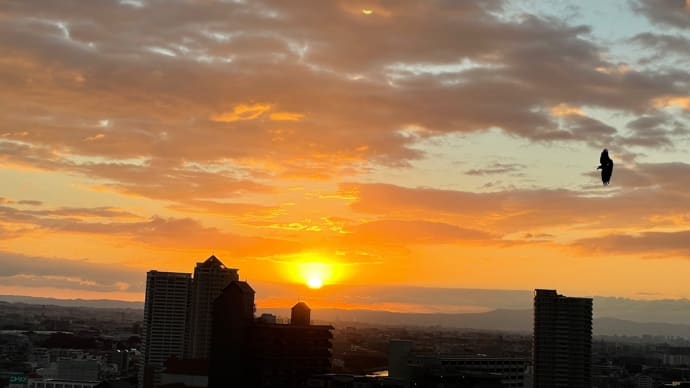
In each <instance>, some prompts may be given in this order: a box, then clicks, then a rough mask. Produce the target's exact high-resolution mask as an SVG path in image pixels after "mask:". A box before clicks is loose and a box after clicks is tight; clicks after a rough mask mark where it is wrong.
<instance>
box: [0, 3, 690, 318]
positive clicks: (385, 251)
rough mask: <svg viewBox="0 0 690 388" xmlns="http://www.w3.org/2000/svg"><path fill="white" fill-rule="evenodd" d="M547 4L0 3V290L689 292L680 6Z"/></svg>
mask: <svg viewBox="0 0 690 388" xmlns="http://www.w3.org/2000/svg"><path fill="white" fill-rule="evenodd" d="M548 3H549V4H546V2H540V1H535V0H530V1H525V2H519V4H516V3H515V2H508V1H501V0H492V1H466V2H465V1H463V2H443V1H430V2H424V3H419V2H408V1H400V2H387V1H333V2H308V1H297V2H290V3H285V2H278V1H270V0H266V1H251V2H246V1H241V0H240V1H228V2H222V1H218V2H188V1H171V2H160V1H154V0H151V1H146V0H141V1H140V0H120V1H117V0H110V1H105V2H98V3H88V4H77V3H74V2H70V1H66V0H56V1H51V2H50V3H49V4H45V3H42V2H36V1H22V2H8V3H7V4H6V6H3V7H1V8H2V10H0V50H2V52H3V53H6V54H5V55H4V56H3V58H2V59H0V86H2V87H1V88H0V180H1V181H2V182H3V185H2V190H0V294H13V295H31V296H44V297H48V296H49V297H59V298H82V299H121V300H136V301H143V300H144V295H145V285H146V276H145V273H146V271H148V270H150V269H153V268H155V269H157V270H159V271H169V272H187V271H189V268H192V267H193V265H194V263H197V262H200V261H203V260H204V259H205V258H208V257H209V256H217V257H218V258H220V259H221V260H222V261H223V262H224V263H225V264H226V265H227V266H228V267H232V268H240V269H241V272H240V279H241V280H248V281H250V282H251V284H252V285H253V287H255V288H256V289H257V290H260V292H258V295H260V296H261V297H258V298H257V304H258V305H260V306H268V307H275V306H285V305H287V304H288V301H291V302H292V301H296V300H297V299H299V298H304V299H305V300H306V301H307V303H309V305H310V306H312V307H314V308H324V307H338V308H367V309H380V310H392V311H420V310H421V309H423V308H425V306H427V305H428V304H430V302H432V301H434V300H436V299H442V298H438V294H434V296H433V297H431V296H430V297H428V298H427V299H424V298H423V297H422V296H419V295H415V293H414V291H413V290H411V289H410V288H409V287H413V286H414V287H420V288H424V289H425V290H437V291H438V293H441V294H442V293H444V292H446V291H444V290H453V289H485V290H493V289H497V290H532V289H534V288H544V289H558V290H559V291H560V292H563V293H564V294H566V295H582V296H588V297H589V296H599V295H600V296H610V297H625V298H631V299H653V300H656V299H668V298H671V299H674V298H690V285H689V284H688V283H687V282H685V281H684V274H686V273H688V271H689V270H690V260H689V259H690V212H689V211H688V209H690V184H689V183H688V182H690V180H689V179H688V177H690V159H689V158H688V151H687V150H688V149H690V94H688V90H690V71H688V70H687V68H688V66H687V65H688V63H689V62H690V32H688V31H690V29H689V28H688V27H690V3H688V2H687V1H686V0H664V1H655V0H617V1H611V2H605V4H600V3H602V2H597V1H593V0H587V1H559V2H548ZM288 4H289V5H288ZM613 19H615V20H616V23H611V20H613ZM604 148H607V149H608V151H609V155H610V156H611V158H612V159H613V160H614V162H615V166H616V167H615V170H614V171H613V176H612V179H611V183H610V185H608V186H605V187H604V186H602V184H601V179H600V176H599V172H598V171H597V169H596V168H597V165H598V164H599V155H600V153H601V151H602V149H604ZM345 285H348V286H352V287H354V288H356V289H357V290H358V291H357V295H356V296H357V297H355V295H354V294H353V295H348V294H346V293H343V290H345V288H344V286H345ZM405 287H408V288H405ZM367 290H369V293H370V294H373V293H374V291H376V293H377V295H376V296H373V297H371V298H369V299H367V298H365V297H362V295H366V294H367ZM380 290H388V292H381V291H380ZM446 294H447V295H452V292H451V291H447V292H446ZM262 298H263V299H262ZM431 309H432V310H434V311H453V312H456V311H468V312H471V311H482V306H476V305H467V306H463V305H457V303H456V304H453V303H450V302H449V303H439V304H438V305H435V306H431Z"/></svg>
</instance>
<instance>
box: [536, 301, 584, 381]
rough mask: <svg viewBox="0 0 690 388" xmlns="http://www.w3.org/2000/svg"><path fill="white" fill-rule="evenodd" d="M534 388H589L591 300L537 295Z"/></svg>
mask: <svg viewBox="0 0 690 388" xmlns="http://www.w3.org/2000/svg"><path fill="white" fill-rule="evenodd" d="M532 354H533V359H534V388H580V387H581V388H590V387H591V373H592V372H591V365H592V360H591V358H592V299H591V298H574V297H567V296H563V295H559V294H558V293H557V292H556V290H539V289H538V290H535V293H534V340H533V351H532Z"/></svg>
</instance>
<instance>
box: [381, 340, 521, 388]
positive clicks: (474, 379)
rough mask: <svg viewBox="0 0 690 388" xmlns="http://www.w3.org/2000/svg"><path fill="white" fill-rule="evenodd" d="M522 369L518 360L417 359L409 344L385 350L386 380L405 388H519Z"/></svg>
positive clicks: (400, 343) (391, 345)
mask: <svg viewBox="0 0 690 388" xmlns="http://www.w3.org/2000/svg"><path fill="white" fill-rule="evenodd" d="M526 368H527V362H526V361H525V360H524V359H522V358H513V357H486V356H452V355H418V354H415V353H414V352H413V351H412V342H411V341H404V340H391V341H390V343H389V347H388V376H389V377H391V378H394V379H398V380H400V381H402V382H403V383H404V384H405V387H419V388H423V387H430V388H431V387H434V388H435V387H448V388H451V387H457V388H461V387H468V388H475V387H515V388H518V387H520V388H522V387H523V386H524V379H525V370H526Z"/></svg>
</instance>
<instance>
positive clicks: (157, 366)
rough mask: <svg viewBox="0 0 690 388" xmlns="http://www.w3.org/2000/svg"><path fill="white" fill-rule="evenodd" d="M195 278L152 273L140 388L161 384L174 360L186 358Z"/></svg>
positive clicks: (149, 281) (145, 314)
mask: <svg viewBox="0 0 690 388" xmlns="http://www.w3.org/2000/svg"><path fill="white" fill-rule="evenodd" d="M191 280H192V277H191V275H190V274H188V273H179V272H160V271H149V272H148V273H147V274H146V301H145V305H144V323H143V338H142V339H143V342H144V351H143V354H142V358H141V365H140V367H139V387H141V388H151V387H155V386H157V385H158V384H160V373H161V371H162V370H163V368H164V364H165V362H166V361H167V360H168V358H170V356H176V357H178V358H182V357H183V356H184V354H185V349H186V346H187V339H188V324H187V320H188V311H189V307H190V286H191Z"/></svg>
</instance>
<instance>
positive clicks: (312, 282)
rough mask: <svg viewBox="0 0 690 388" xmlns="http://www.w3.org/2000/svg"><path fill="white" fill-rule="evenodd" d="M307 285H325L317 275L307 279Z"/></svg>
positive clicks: (317, 286) (314, 286)
mask: <svg viewBox="0 0 690 388" xmlns="http://www.w3.org/2000/svg"><path fill="white" fill-rule="evenodd" d="M307 286H309V288H321V286H323V280H321V278H319V277H317V276H314V277H311V278H309V279H307Z"/></svg>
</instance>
